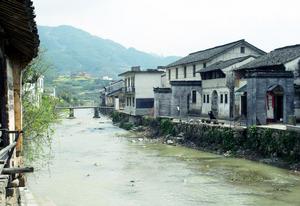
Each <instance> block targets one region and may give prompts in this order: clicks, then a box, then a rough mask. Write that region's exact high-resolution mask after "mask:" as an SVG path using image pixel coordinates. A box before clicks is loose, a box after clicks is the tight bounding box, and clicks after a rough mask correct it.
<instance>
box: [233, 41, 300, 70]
mask: <svg viewBox="0 0 300 206" xmlns="http://www.w3.org/2000/svg"><path fill="white" fill-rule="evenodd" d="M298 57H300V44H297V45H293V46H287V47H282V48H278V49H275V50H274V51H271V52H270V53H268V54H266V55H263V56H261V57H259V58H257V59H255V60H253V61H251V62H249V63H248V64H245V65H243V66H241V67H240V68H238V69H237V70H241V69H256V68H263V67H271V66H280V65H283V64H285V63H287V62H290V61H292V60H294V59H296V58H298Z"/></svg>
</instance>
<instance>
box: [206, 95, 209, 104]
mask: <svg viewBox="0 0 300 206" xmlns="http://www.w3.org/2000/svg"><path fill="white" fill-rule="evenodd" d="M206 102H207V103H209V94H208V95H207V97H206Z"/></svg>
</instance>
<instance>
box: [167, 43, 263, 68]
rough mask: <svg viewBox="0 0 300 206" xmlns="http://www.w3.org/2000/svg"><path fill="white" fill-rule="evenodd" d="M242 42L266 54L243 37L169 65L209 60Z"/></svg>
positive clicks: (195, 53) (192, 54)
mask: <svg viewBox="0 0 300 206" xmlns="http://www.w3.org/2000/svg"><path fill="white" fill-rule="evenodd" d="M242 43H245V44H247V45H249V46H251V47H253V48H254V49H256V50H257V51H258V52H259V53H261V54H265V52H264V51H262V50H260V49H258V48H256V47H254V46H253V45H251V44H249V43H248V42H246V41H245V40H244V39H242V40H239V41H235V42H231V43H228V44H224V45H221V46H217V47H213V48H210V49H206V50H202V51H198V52H194V53H191V54H189V55H188V56H186V57H183V58H182V59H179V60H177V61H176V62H173V63H171V64H169V65H168V66H167V67H174V66H178V65H184V64H190V63H194V62H200V61H207V60H209V59H211V58H213V57H215V56H218V55H220V54H222V53H224V52H226V51H227V50H229V49H231V48H233V47H235V46H237V45H239V44H242Z"/></svg>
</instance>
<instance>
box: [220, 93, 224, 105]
mask: <svg viewBox="0 0 300 206" xmlns="http://www.w3.org/2000/svg"><path fill="white" fill-rule="evenodd" d="M223 97H224V96H223V94H220V103H221V104H223V102H224V99H223Z"/></svg>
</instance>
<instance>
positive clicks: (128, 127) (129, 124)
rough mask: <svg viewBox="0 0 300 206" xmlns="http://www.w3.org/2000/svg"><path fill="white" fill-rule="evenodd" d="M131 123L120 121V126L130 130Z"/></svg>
mask: <svg viewBox="0 0 300 206" xmlns="http://www.w3.org/2000/svg"><path fill="white" fill-rule="evenodd" d="M133 126H134V125H133V124H132V123H130V122H123V121H122V122H121V123H120V128H122V129H125V130H131V129H132V128H133Z"/></svg>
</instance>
